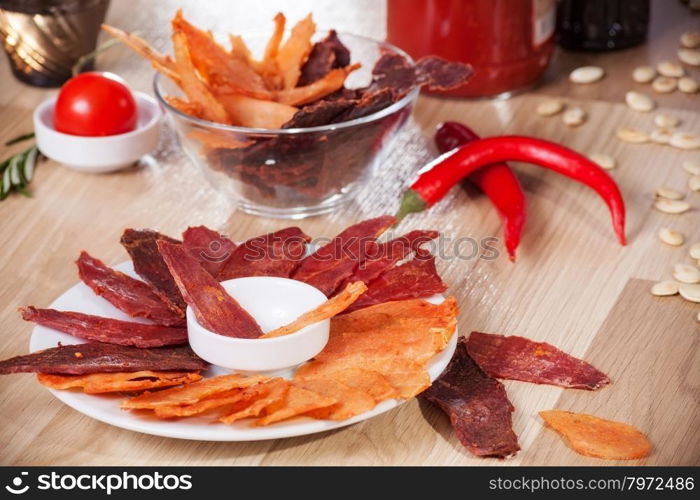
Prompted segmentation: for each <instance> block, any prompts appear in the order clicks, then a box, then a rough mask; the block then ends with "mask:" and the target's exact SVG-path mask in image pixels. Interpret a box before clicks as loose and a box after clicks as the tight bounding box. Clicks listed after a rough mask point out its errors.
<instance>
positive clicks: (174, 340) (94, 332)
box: [19, 306, 187, 347]
mask: <svg viewBox="0 0 700 500" xmlns="http://www.w3.org/2000/svg"><path fill="white" fill-rule="evenodd" d="M19 311H20V313H21V314H22V319H23V320H25V321H32V322H34V323H37V324H39V325H42V326H46V327H48V328H53V329H55V330H58V331H61V332H63V333H68V334H70V335H73V336H74V337H78V338H81V339H85V340H93V341H96V342H104V343H107V344H118V345H124V346H135V347H162V346H166V345H181V344H186V343H187V328H179V327H175V326H162V325H145V324H143V323H134V322H131V321H122V320H119V319H113V318H104V317H102V316H93V315H92V314H84V313H79V312H73V311H57V310H56V309H37V308H36V307H34V306H29V307H22V308H20V310H19Z"/></svg>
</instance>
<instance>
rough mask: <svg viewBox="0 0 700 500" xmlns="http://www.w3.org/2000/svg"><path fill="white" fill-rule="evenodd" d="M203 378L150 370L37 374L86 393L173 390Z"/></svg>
mask: <svg viewBox="0 0 700 500" xmlns="http://www.w3.org/2000/svg"><path fill="white" fill-rule="evenodd" d="M201 378H202V376H201V375H200V374H199V373H198V372H160V371H158V372H156V371H150V370H145V371H140V372H130V373H125V372H116V373H91V374H88V375H53V374H49V373H39V374H37V380H38V381H39V383H40V384H42V385H45V386H47V387H50V388H52V389H71V388H74V387H81V388H82V389H83V392H84V393H86V394H104V393H107V392H126V391H142V390H144V389H156V388H158V387H171V386H174V385H182V384H189V383H191V382H196V381H198V380H200V379H201Z"/></svg>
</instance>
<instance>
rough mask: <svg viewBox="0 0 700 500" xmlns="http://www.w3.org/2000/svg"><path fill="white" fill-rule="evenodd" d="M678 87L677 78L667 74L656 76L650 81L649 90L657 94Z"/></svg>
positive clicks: (666, 92)
mask: <svg viewBox="0 0 700 500" xmlns="http://www.w3.org/2000/svg"><path fill="white" fill-rule="evenodd" d="M676 87H678V79H676V78H671V77H668V76H657V77H656V78H654V81H653V82H651V90H653V91H654V92H658V93H659V94H668V93H670V92H673V91H674V90H676Z"/></svg>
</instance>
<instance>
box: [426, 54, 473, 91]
mask: <svg viewBox="0 0 700 500" xmlns="http://www.w3.org/2000/svg"><path fill="white" fill-rule="evenodd" d="M473 73H474V72H473V71H472V67H471V66H469V65H468V64H464V63H460V62H453V61H448V60H446V59H443V58H442V57H437V56H425V57H421V58H420V59H418V61H417V62H416V83H417V84H418V85H420V86H422V87H425V88H427V89H428V90H430V91H441V90H450V89H454V88H457V87H459V86H461V85H464V84H465V83H467V82H468V81H469V78H471V76H472V74H473Z"/></svg>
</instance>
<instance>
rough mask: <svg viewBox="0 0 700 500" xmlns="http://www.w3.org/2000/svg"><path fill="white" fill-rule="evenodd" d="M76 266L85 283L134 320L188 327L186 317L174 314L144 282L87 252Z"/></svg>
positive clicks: (82, 254)
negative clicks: (111, 266)
mask: <svg viewBox="0 0 700 500" xmlns="http://www.w3.org/2000/svg"><path fill="white" fill-rule="evenodd" d="M76 264H77V265H78V274H79V275H80V279H81V280H82V282H83V283H85V284H86V285H87V286H89V287H90V288H91V289H92V291H93V292H95V294H96V295H99V296H100V297H102V298H104V299H105V300H107V301H108V302H109V303H110V304H112V305H113V306H114V307H116V308H117V309H119V310H120V311H123V312H125V313H126V314H128V315H129V316H132V317H135V318H148V319H150V320H152V321H153V322H155V323H158V324H159V325H166V326H184V325H185V317H184V315H181V314H177V313H175V312H174V311H173V310H172V309H171V308H169V307H168V305H167V304H166V303H165V302H163V301H162V300H161V299H160V297H159V296H158V295H157V294H156V293H155V292H154V291H153V289H152V288H151V287H150V286H149V285H148V284H146V283H144V282H143V281H139V280H137V279H134V278H132V277H131V276H127V275H126V274H124V273H120V272H119V271H115V270H114V269H111V268H109V267H107V266H105V264H104V263H103V262H102V261H100V260H99V259H96V258H94V257H92V256H91V255H90V254H88V253H87V252H81V253H80V257H79V258H78V260H77V261H76Z"/></svg>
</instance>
